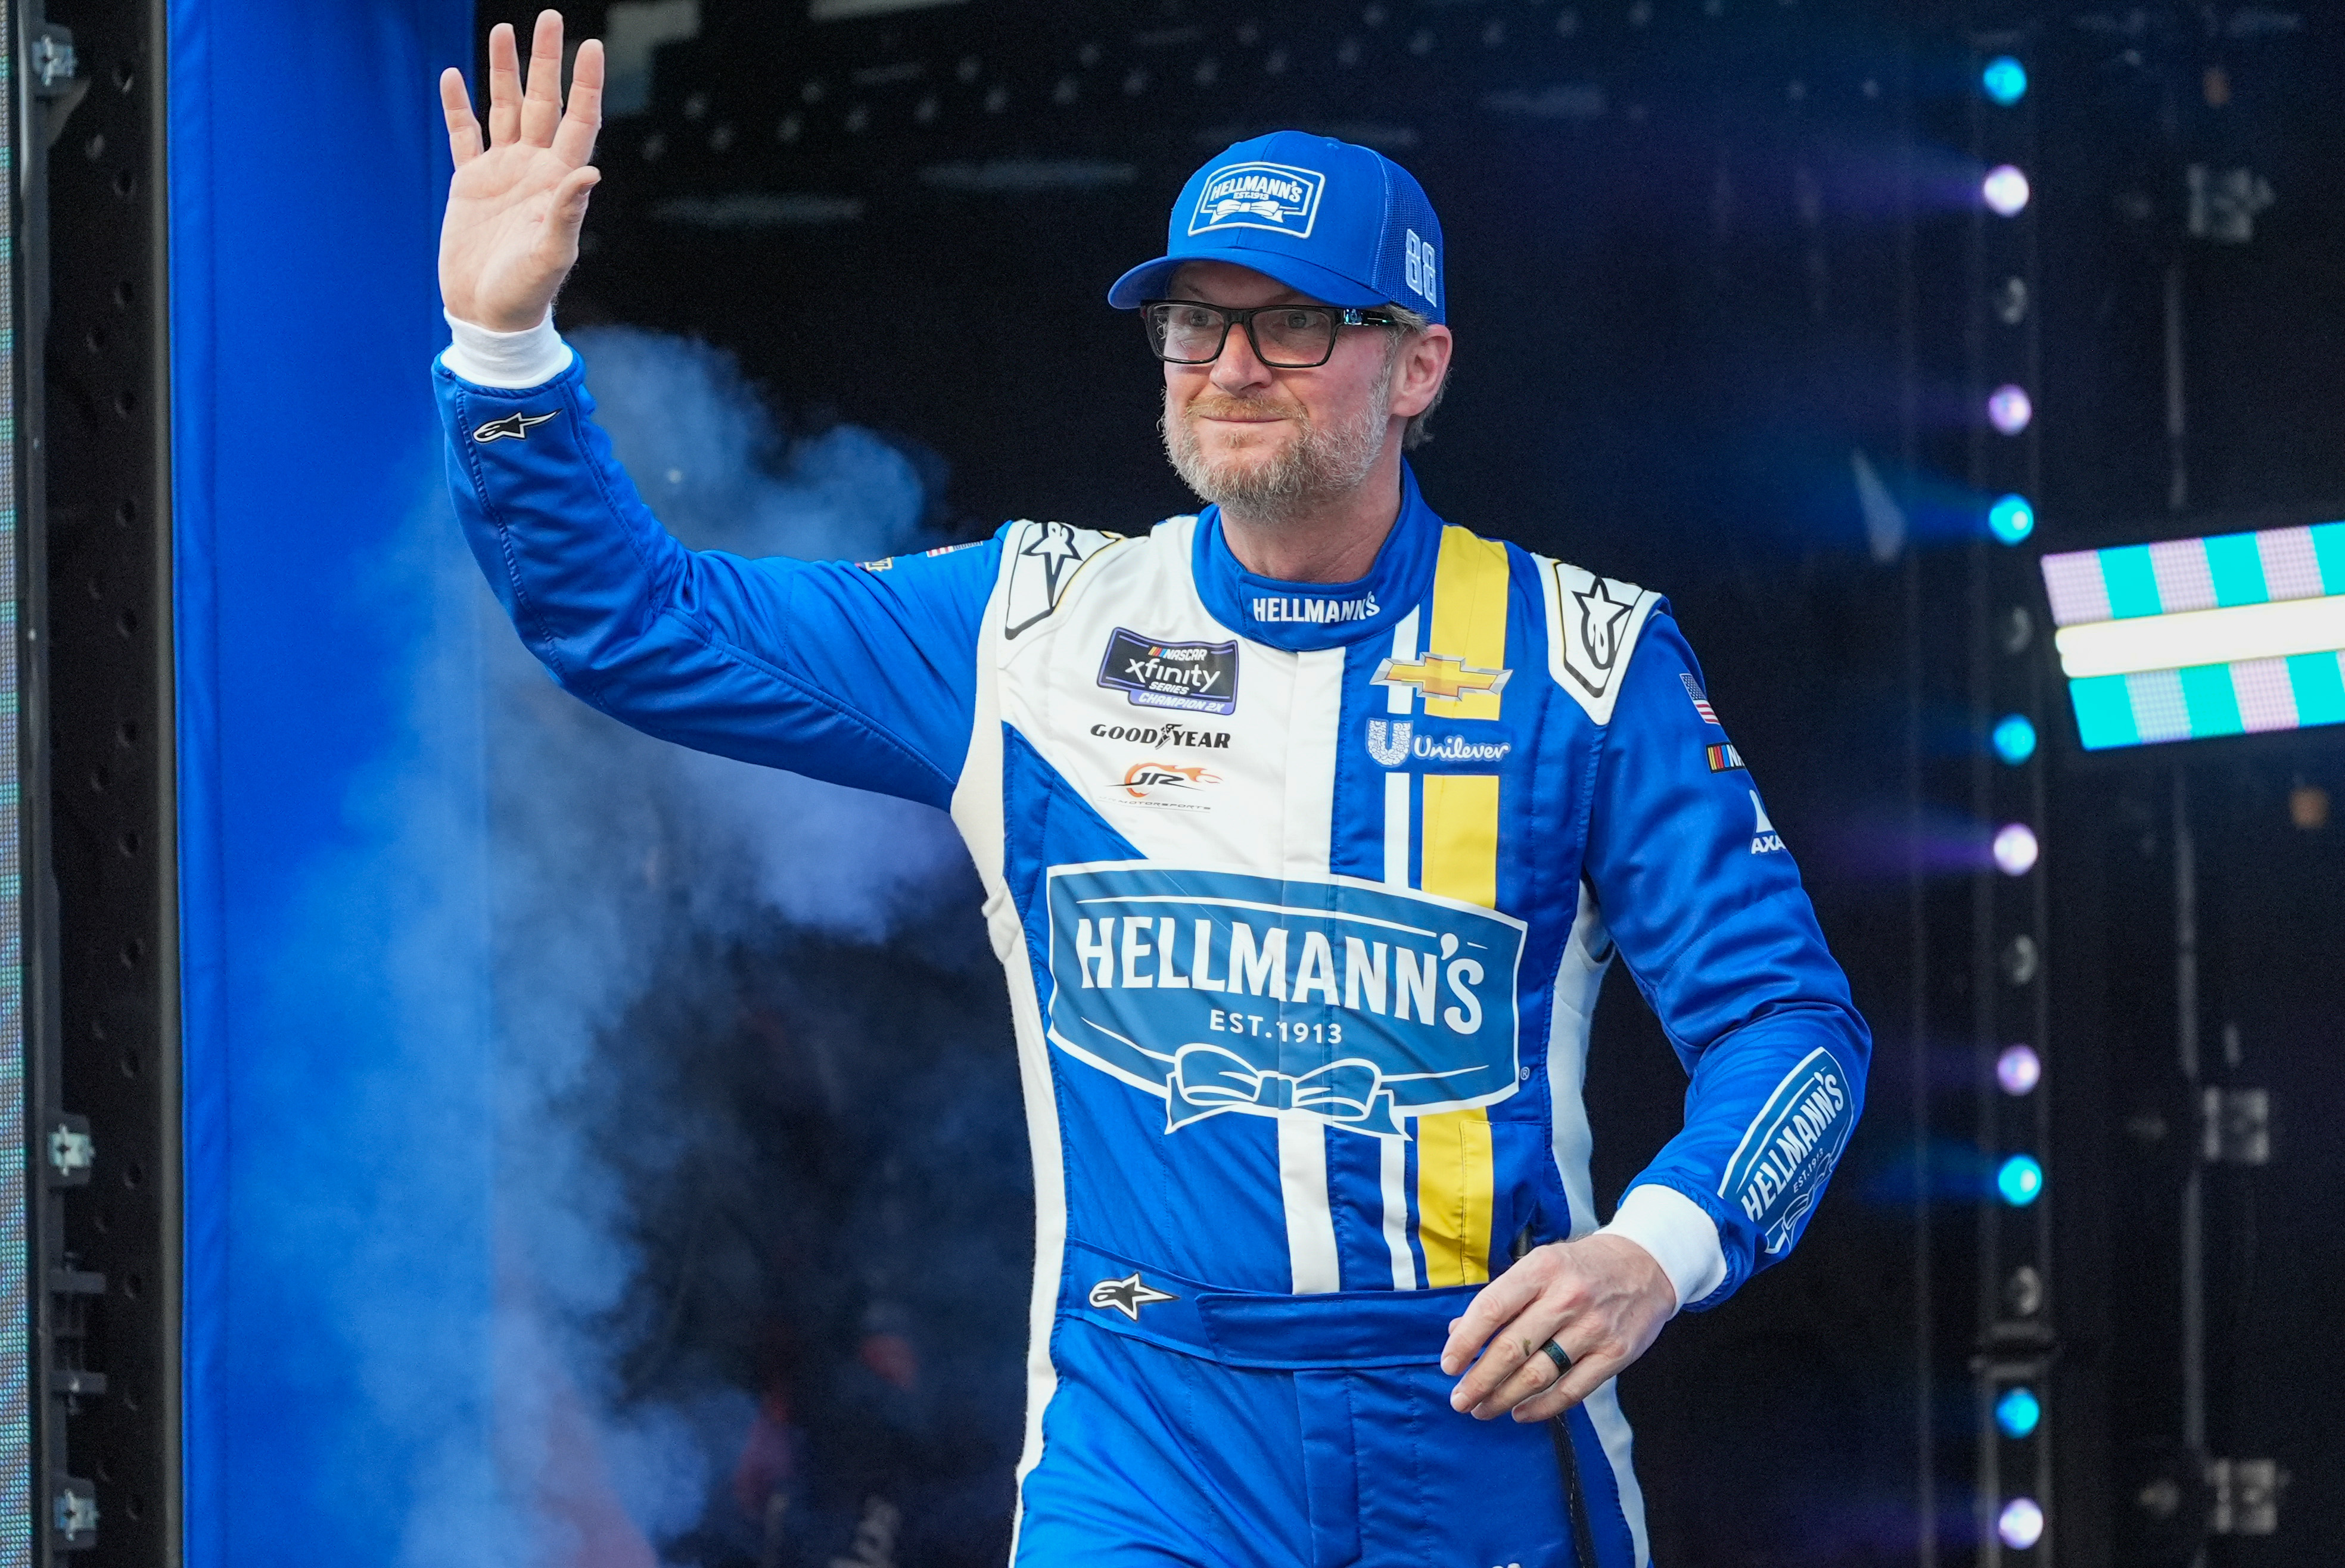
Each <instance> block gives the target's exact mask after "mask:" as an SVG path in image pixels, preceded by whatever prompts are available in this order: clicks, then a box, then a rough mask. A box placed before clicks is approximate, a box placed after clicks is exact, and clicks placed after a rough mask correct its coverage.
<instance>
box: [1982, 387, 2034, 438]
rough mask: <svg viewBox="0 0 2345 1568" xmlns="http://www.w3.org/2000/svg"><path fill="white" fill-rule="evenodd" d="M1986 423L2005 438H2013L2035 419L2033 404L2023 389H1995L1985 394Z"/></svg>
mask: <svg viewBox="0 0 2345 1568" xmlns="http://www.w3.org/2000/svg"><path fill="white" fill-rule="evenodd" d="M1986 417H1987V422H1988V423H1990V424H1992V425H1994V426H1995V429H1996V430H2001V431H2002V432H2003V433H2004V434H2005V435H2006V436H2015V435H2017V434H2018V433H2019V432H2020V431H2022V430H2025V429H2026V428H2027V421H2028V420H2032V419H2034V418H2035V403H2034V402H2033V401H2032V400H2030V399H2029V398H2028V396H2027V389H2026V388H2025V387H2012V386H2004V387H1997V388H1996V389H1995V390H1994V391H1993V392H1990V393H1989V394H1987V400H1986Z"/></svg>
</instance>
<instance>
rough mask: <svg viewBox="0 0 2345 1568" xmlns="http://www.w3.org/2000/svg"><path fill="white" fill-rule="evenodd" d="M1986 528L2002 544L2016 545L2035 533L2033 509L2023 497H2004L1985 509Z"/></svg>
mask: <svg viewBox="0 0 2345 1568" xmlns="http://www.w3.org/2000/svg"><path fill="white" fill-rule="evenodd" d="M1986 528H1987V531H1988V532H1989V533H1992V534H1994V535H1995V537H1996V538H1997V539H1999V540H2001V541H2003V542H2004V543H2005V544H2017V543H2018V542H2019V541H2021V540H2023V539H2025V538H2026V537H2027V536H2028V535H2029V534H2031V533H2034V532H2035V508H2034V507H2032V506H2030V505H2028V504H2027V498H2026V497H2025V496H2020V495H2007V496H2005V497H2004V498H2003V499H2002V500H2000V501H1996V502H1995V504H1994V505H1993V506H1991V507H1988V508H1987V509H1986Z"/></svg>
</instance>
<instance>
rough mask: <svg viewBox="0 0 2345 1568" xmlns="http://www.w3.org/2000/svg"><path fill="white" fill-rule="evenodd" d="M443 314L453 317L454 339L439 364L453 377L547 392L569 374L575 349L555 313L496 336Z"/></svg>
mask: <svg viewBox="0 0 2345 1568" xmlns="http://www.w3.org/2000/svg"><path fill="white" fill-rule="evenodd" d="M440 314H441V315H442V316H447V317H448V331H449V334H450V336H451V337H452V338H453V339H455V340H454V341H453V342H452V343H450V344H449V345H448V347H447V348H446V349H444V350H442V353H441V355H440V362H441V363H442V365H445V366H447V367H448V372H449V374H451V375H453V376H461V377H462V378H463V379H465V380H467V381H470V382H472V384H473V385H474V386H476V387H504V388H511V389H520V388H523V387H542V386H543V385H545V383H546V382H548V381H551V380H552V379H553V378H554V377H556V376H559V375H560V374H562V372H563V371H564V370H566V369H570V357H571V350H570V345H569V344H567V343H565V342H563V340H562V334H561V333H559V332H557V331H555V330H554V329H553V311H552V310H550V309H549V310H548V311H546V313H545V319H544V320H543V321H540V322H539V323H538V324H537V325H536V326H534V327H532V328H530V329H527V330H526V331H521V332H497V331H492V330H491V329H489V328H486V327H482V326H479V325H477V324H476V323H473V322H471V321H460V320H458V319H456V318H455V317H453V316H449V315H448V312H447V311H445V310H442V311H441V312H440Z"/></svg>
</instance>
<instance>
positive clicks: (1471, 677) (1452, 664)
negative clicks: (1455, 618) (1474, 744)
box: [1371, 653, 1514, 698]
mask: <svg viewBox="0 0 2345 1568" xmlns="http://www.w3.org/2000/svg"><path fill="white" fill-rule="evenodd" d="M1513 673H1514V672H1513V671H1512V670H1481V669H1477V668H1476V667H1475V666H1473V665H1471V664H1468V663H1466V661H1464V660H1463V659H1453V658H1451V657H1449V656H1448V655H1447V654H1446V653H1427V654H1426V656H1425V657H1424V658H1422V659H1412V660H1406V661H1404V660H1399V659H1387V660H1386V661H1385V662H1384V663H1381V664H1379V665H1377V666H1376V674H1375V675H1374V676H1373V677H1371V679H1372V680H1373V681H1374V683H1376V685H1379V686H1415V687H1416V688H1417V689H1418V690H1419V691H1421V692H1423V693H1425V694H1426V696H1427V697H1440V698H1452V697H1460V696H1464V695H1465V694H1466V693H1469V692H1488V693H1491V694H1493V695H1496V694H1497V693H1499V692H1502V691H1504V690H1506V686H1507V680H1508V677H1509V676H1511V675H1512V674H1513Z"/></svg>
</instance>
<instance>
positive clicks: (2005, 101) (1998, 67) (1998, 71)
mask: <svg viewBox="0 0 2345 1568" xmlns="http://www.w3.org/2000/svg"><path fill="white" fill-rule="evenodd" d="M1979 86H1982V87H1985V89H1986V96H1988V97H1990V98H1993V99H1994V100H1995V102H1996V103H1998V104H2001V105H2002V106H2004V107H2005V108H2006V109H2007V108H2009V107H2011V106H2012V105H2014V104H2015V103H2017V102H2019V100H2020V99H2022V98H2024V97H2025V96H2027V67H2026V66H2023V65H2021V64H2020V63H2019V62H2018V61H2016V60H2015V59H2013V58H2012V57H2011V56H2008V55H1997V56H1995V58H1994V59H1992V60H1989V61H1988V62H1987V63H1986V69H1985V70H1984V71H1982V72H1980V73H1979Z"/></svg>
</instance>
